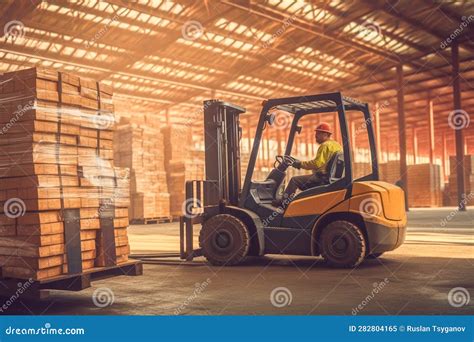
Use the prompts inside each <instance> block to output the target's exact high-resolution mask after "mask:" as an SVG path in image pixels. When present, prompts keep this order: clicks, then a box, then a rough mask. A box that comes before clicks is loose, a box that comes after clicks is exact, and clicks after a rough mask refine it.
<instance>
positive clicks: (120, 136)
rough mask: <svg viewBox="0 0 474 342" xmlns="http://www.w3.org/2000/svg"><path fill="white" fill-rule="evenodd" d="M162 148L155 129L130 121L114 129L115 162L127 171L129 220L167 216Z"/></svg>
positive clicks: (166, 189)
mask: <svg viewBox="0 0 474 342" xmlns="http://www.w3.org/2000/svg"><path fill="white" fill-rule="evenodd" d="M163 151H164V142H163V134H162V133H161V132H160V130H159V129H156V128H152V127H149V126H148V125H138V124H133V123H132V124H127V125H121V126H119V127H118V128H117V130H116V131H115V144H114V152H115V153H114V157H115V164H116V165H118V166H121V167H127V168H129V169H130V170H131V174H130V175H131V180H130V198H131V205H130V210H129V216H130V219H131V220H133V221H147V220H151V219H158V218H169V216H170V195H169V192H168V185H167V179H166V171H165V156H164V153H163Z"/></svg>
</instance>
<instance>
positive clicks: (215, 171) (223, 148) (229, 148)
mask: <svg viewBox="0 0 474 342" xmlns="http://www.w3.org/2000/svg"><path fill="white" fill-rule="evenodd" d="M242 113H245V108H242V107H239V106H235V105H232V104H230V103H227V102H222V101H219V100H207V101H204V137H205V138H204V144H205V160H206V181H210V182H213V183H214V184H215V186H216V189H215V191H214V192H213V194H212V196H213V197H217V198H212V199H210V198H208V199H207V200H206V202H207V201H210V202H213V203H225V204H230V205H237V204H238V202H239V192H240V139H241V137H242V129H241V128H240V126H239V123H240V120H239V115H240V114H242Z"/></svg>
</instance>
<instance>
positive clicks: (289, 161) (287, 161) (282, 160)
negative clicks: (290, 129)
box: [273, 155, 296, 170]
mask: <svg viewBox="0 0 474 342" xmlns="http://www.w3.org/2000/svg"><path fill="white" fill-rule="evenodd" d="M295 161H296V159H295V158H293V157H292V156H281V155H277V156H276V157H275V162H274V163H273V167H274V168H275V169H281V168H283V169H284V170H286V169H287V168H288V166H291V165H293V163H294V162H295Z"/></svg>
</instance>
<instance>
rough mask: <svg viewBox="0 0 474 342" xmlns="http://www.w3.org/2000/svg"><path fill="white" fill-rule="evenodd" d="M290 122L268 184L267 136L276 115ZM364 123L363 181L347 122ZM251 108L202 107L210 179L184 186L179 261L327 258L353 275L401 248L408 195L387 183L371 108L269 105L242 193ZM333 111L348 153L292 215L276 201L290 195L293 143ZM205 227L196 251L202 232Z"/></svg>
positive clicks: (316, 102) (324, 97)
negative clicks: (245, 122)
mask: <svg viewBox="0 0 474 342" xmlns="http://www.w3.org/2000/svg"><path fill="white" fill-rule="evenodd" d="M276 112H285V113H288V115H290V117H291V121H290V129H289V136H288V137H287V143H286V148H285V152H284V155H278V156H276V157H275V163H274V167H273V169H272V170H271V171H270V172H269V174H268V176H267V177H266V179H265V180H254V179H253V173H254V168H255V164H256V160H257V154H258V152H259V148H260V143H261V141H262V134H263V132H264V130H266V129H272V125H273V124H274V122H275V113H276ZM353 112H358V113H359V114H360V115H361V118H363V120H364V124H363V125H362V127H363V130H361V132H358V134H359V135H361V134H364V135H365V136H366V138H367V141H368V148H367V149H366V150H368V152H369V154H370V156H369V159H370V160H371V167H370V170H369V171H367V174H364V175H362V176H358V177H356V175H355V172H354V170H353V160H352V159H353V156H354V150H353V149H355V147H354V146H351V143H353V140H352V141H351V139H350V136H349V128H348V123H347V122H348V120H347V115H349V114H350V113H353ZM242 113H245V109H244V108H242V107H239V106H236V105H233V104H230V103H226V102H222V101H219V100H208V101H205V102H204V135H205V162H206V179H205V180H203V181H202V180H201V181H199V180H189V181H187V182H186V185H185V187H186V201H185V205H184V206H183V207H184V215H183V216H182V217H181V219H180V237H181V243H180V256H181V258H182V259H185V260H192V259H193V258H194V257H198V256H204V257H205V258H206V259H207V260H208V261H209V262H210V263H211V264H213V265H228V266H230V265H237V264H239V263H241V262H242V261H243V260H244V259H245V258H246V257H247V256H263V255H265V254H286V255H308V256H319V255H321V256H322V257H323V258H324V259H325V260H326V261H327V263H328V264H329V265H331V266H334V267H355V266H357V265H359V264H360V263H361V262H362V261H363V260H364V259H365V258H376V257H379V256H380V255H381V254H382V253H384V252H386V251H390V250H393V249H395V248H397V247H399V246H400V245H401V244H402V243H403V241H404V239H405V232H406V213H405V197H404V192H403V190H402V189H401V188H400V187H398V186H396V185H392V184H389V183H386V182H382V181H379V172H378V164H377V156H376V148H375V138H374V132H373V128H372V118H371V115H370V112H369V108H368V105H367V104H366V103H361V102H359V101H357V100H354V99H352V98H347V97H344V96H342V94H341V93H339V92H336V93H326V94H317V95H308V96H301V97H289V98H277V99H269V100H266V101H264V102H263V107H262V111H261V113H260V117H259V120H258V125H257V128H256V133H255V139H254V141H253V146H252V149H251V152H250V156H249V161H248V167H247V171H246V175H245V178H244V182H243V186H242V187H241V169H240V167H241V165H240V140H241V137H242V129H241V128H240V124H239V123H240V121H239V116H240V115H241V114H242ZM324 113H334V114H335V115H337V118H338V122H339V127H338V129H339V132H340V137H341V141H342V147H343V151H342V152H339V153H335V154H334V155H333V157H332V158H331V160H330V161H329V162H328V163H327V165H326V171H327V175H328V177H326V179H327V181H325V182H324V183H323V184H320V185H317V186H314V187H311V188H309V189H306V190H304V191H301V192H299V193H297V194H296V196H294V197H293V198H292V199H291V201H289V202H288V203H286V205H285V206H284V207H275V206H273V205H272V203H274V202H275V200H279V199H280V198H279V196H281V194H282V193H283V187H284V183H285V178H286V175H287V169H288V167H290V166H291V165H292V163H293V162H294V161H295V159H294V158H292V157H291V154H292V149H293V145H294V142H295V137H297V135H298V134H300V133H301V130H302V124H300V123H301V122H304V120H302V119H303V118H307V116H309V115H315V116H318V115H321V114H324ZM195 225H201V226H202V227H201V229H200V233H199V248H197V249H194V246H193V235H194V234H193V233H194V226H195Z"/></svg>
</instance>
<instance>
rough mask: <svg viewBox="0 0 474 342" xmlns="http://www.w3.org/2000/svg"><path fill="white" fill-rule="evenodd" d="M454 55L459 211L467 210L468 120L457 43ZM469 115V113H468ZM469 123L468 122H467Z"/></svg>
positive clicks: (454, 122) (451, 116) (452, 122)
mask: <svg viewBox="0 0 474 342" xmlns="http://www.w3.org/2000/svg"><path fill="white" fill-rule="evenodd" d="M451 53H452V61H451V63H452V65H453V100H454V111H453V112H451V115H450V117H449V118H448V120H449V119H451V125H452V127H453V128H454V134H455V139H456V180H457V193H458V207H459V210H461V211H465V210H466V203H465V202H464V201H465V196H466V194H465V190H466V188H465V186H464V137H463V133H464V132H463V131H464V128H465V127H464V124H463V122H464V121H462V120H464V119H465V120H467V119H468V118H465V117H464V113H466V112H464V111H463V110H462V109H461V85H460V80H459V45H458V42H457V41H455V42H454V43H453V44H452V45H451ZM466 115H467V113H466ZM457 120H461V121H460V122H461V124H460V125H458V122H457ZM467 122H468V121H467Z"/></svg>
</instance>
